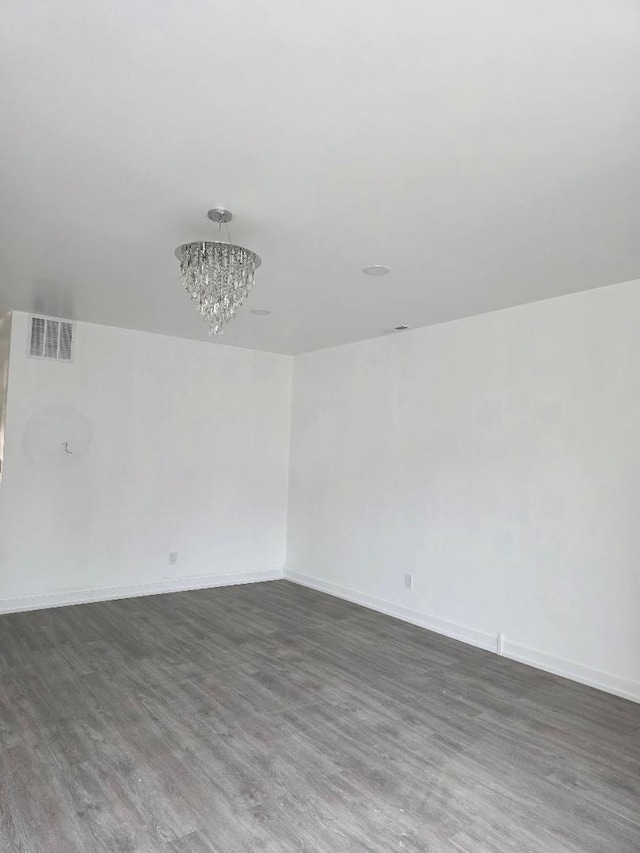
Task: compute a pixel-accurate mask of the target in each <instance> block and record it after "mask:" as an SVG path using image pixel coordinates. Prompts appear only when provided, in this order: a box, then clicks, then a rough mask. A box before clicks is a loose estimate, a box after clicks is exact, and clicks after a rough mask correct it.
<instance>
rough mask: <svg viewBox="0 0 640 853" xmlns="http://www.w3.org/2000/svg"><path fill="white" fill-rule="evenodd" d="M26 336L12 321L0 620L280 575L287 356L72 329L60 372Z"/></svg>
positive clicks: (1, 489)
mask: <svg viewBox="0 0 640 853" xmlns="http://www.w3.org/2000/svg"><path fill="white" fill-rule="evenodd" d="M27 324H28V317H27V315H26V314H21V313H14V316H13V329H12V341H11V363H10V381H9V395H8V417H7V432H6V444H5V472H4V480H3V482H2V485H1V486H0V610H3V609H4V610H14V609H16V608H17V607H22V606H24V607H29V606H37V605H50V604H55V603H63V602H66V601H73V600H87V599H91V598H101V597H109V596H110V595H111V594H123V595H124V594H130V593H135V592H140V591H142V592H144V591H151V590H155V589H175V588H181V587H189V586H193V587H198V586H206V585H209V584H215V583H218V582H228V581H231V582H233V581H235V580H246V579H251V578H253V579H255V578H260V577H273V576H277V575H278V574H281V572H282V566H283V563H284V559H285V535H286V501H287V468H288V453H289V413H290V391H291V381H290V380H291V359H290V358H289V357H286V356H279V355H272V354H269V353H259V352H254V351H250V350H242V349H238V348H235V347H220V346H214V345H212V344H209V343H199V342H195V341H187V340H181V339H177V338H169V337H163V336H160V335H152V334H146V333H142V332H133V331H126V330H123V329H116V328H110V327H105V326H97V325H90V324H85V323H79V324H78V325H77V329H76V331H77V335H76V349H75V361H74V363H73V364H61V363H56V362H45V361H38V360H36V359H31V358H27V357H26V339H27ZM64 440H68V441H69V448H70V449H71V450H72V451H73V453H72V454H71V455H69V454H65V452H64V448H63V446H62V444H63V441H64ZM169 551H177V552H178V563H177V564H176V565H175V566H170V565H168V552H169ZM114 588H115V589H114Z"/></svg>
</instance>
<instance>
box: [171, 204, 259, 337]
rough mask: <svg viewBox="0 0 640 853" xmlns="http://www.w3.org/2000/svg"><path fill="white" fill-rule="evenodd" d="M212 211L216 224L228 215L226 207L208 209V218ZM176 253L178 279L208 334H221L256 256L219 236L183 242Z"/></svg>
mask: <svg viewBox="0 0 640 853" xmlns="http://www.w3.org/2000/svg"><path fill="white" fill-rule="evenodd" d="M212 214H216V215H218V216H220V218H219V219H217V220H216V221H218V223H219V225H220V226H221V225H222V223H223V222H224V223H225V224H226V223H227V222H228V221H229V219H230V218H231V214H230V213H228V211H222V210H217V211H210V213H209V218H210V219H213V218H214V216H213V215H212ZM219 234H220V228H219V229H218V235H219ZM176 254H177V256H178V258H179V259H180V273H181V278H182V283H183V285H184V287H185V289H186V291H187V293H188V294H189V296H190V297H191V300H192V301H193V302H194V304H195V306H196V310H197V311H198V313H199V314H200V315H201V316H202V317H203V318H204V320H205V321H206V322H207V323H208V325H209V334H210V335H220V334H222V331H223V327H224V325H225V324H226V323H228V322H229V320H231V319H232V318H233V317H234V315H235V313H236V311H237V310H238V308H239V307H240V306H241V305H242V303H243V302H244V301H245V299H246V298H247V296H248V295H249V293H250V292H251V290H252V288H253V286H254V284H255V271H256V269H257V268H258V267H259V266H260V263H261V261H260V258H259V257H258V256H257V255H256V254H255V252H251V251H250V250H249V249H244V248H243V247H242V246H235V245H233V244H232V243H223V242H221V241H219V240H216V241H214V242H199V243H186V244H185V245H184V246H180V247H179V249H177V250H176Z"/></svg>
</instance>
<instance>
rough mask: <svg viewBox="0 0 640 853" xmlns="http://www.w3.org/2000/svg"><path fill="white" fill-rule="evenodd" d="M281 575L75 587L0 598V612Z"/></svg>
mask: <svg viewBox="0 0 640 853" xmlns="http://www.w3.org/2000/svg"><path fill="white" fill-rule="evenodd" d="M282 577H283V572H282V569H275V570H273V571H262V572H237V573H235V574H221V575H194V576H191V577H184V578H170V579H167V580H161V581H154V582H151V583H139V584H131V585H130V586H113V587H104V588H102V589H77V590H64V591H62V592H51V593H47V594H45V595H33V596H27V597H25V598H4V599H0V613H19V612H21V611H24V610H42V609H45V608H47V607H64V606H65V605H68V604H90V603H91V602H94V601H113V600H115V599H118V598H135V597H136V596H139V595H158V593H163V592H186V591H187V590H193V589H210V588H212V587H216V586H232V585H234V584H241V583H259V582H260V581H275V580H280V579H281V578H282Z"/></svg>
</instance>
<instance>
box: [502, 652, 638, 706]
mask: <svg viewBox="0 0 640 853" xmlns="http://www.w3.org/2000/svg"><path fill="white" fill-rule="evenodd" d="M503 654H504V657H507V658H511V659H512V660H517V661H520V663H526V664H528V665H529V666H535V668H536V669H543V670H545V672H551V673H553V675H561V676H562V677H563V678H569V679H571V681H579V682H580V684H586V685H587V686H588V687H595V688H597V689H598V690H605V691H606V692H607V693H613V694H614V695H616V696H622V698H623V699H631V701H632V702H640V682H637V681H633V680H632V679H630V678H623V677H622V676H620V675H612V674H611V673H609V672H603V671H602V670H600V669H592V668H591V667H590V666H584V665H583V664H581V663H574V661H569V660H565V659H564V658H558V657H555V655H548V654H546V653H545V652H539V651H538V650H537V649H532V648H530V647H529V646H522V645H520V643H512V642H511V640H507V639H505V641H504V646H503Z"/></svg>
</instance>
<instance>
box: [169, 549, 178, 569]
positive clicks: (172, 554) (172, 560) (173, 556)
mask: <svg viewBox="0 0 640 853" xmlns="http://www.w3.org/2000/svg"><path fill="white" fill-rule="evenodd" d="M177 562H178V552H177V551H169V565H170V566H175V564H176V563H177Z"/></svg>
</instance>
